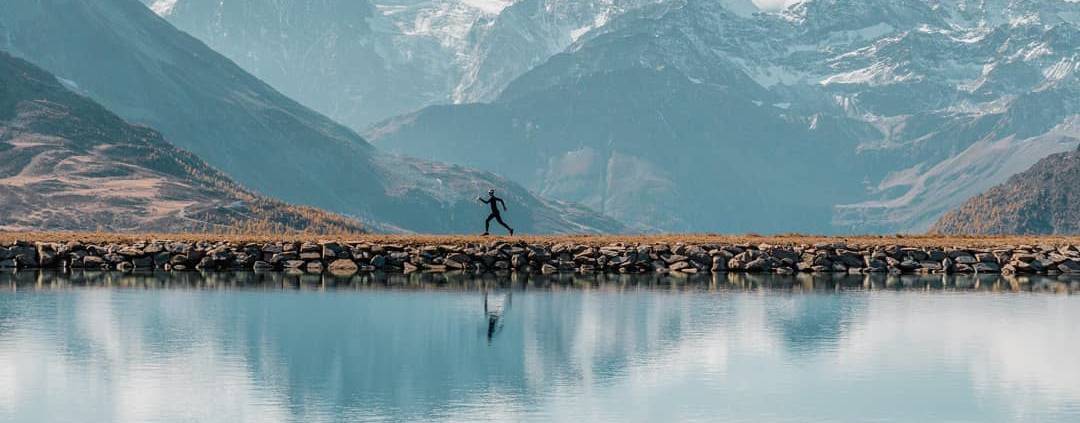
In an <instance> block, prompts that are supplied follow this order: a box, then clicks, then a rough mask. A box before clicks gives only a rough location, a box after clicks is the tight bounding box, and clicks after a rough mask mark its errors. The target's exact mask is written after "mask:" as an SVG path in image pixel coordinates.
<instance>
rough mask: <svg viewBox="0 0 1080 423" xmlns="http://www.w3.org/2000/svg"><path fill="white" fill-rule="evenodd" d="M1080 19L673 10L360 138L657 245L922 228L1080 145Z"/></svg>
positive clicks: (707, 6) (928, 6) (950, 11)
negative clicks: (657, 233) (675, 234)
mask: <svg viewBox="0 0 1080 423" xmlns="http://www.w3.org/2000/svg"><path fill="white" fill-rule="evenodd" d="M1078 20H1080V3H1075V2H1065V1H1061V0H1039V1H1012V0H995V1H960V0H955V1H948V0H901V1H891V0H888V1H887V0H811V1H804V2H800V3H797V4H794V5H792V6H790V7H788V8H786V9H783V10H782V11H779V12H775V13H756V14H747V13H738V11H737V10H736V9H734V8H731V7H729V6H726V5H723V4H718V3H717V2H710V1H706V0H683V1H678V0H673V1H667V2H663V3H660V4H656V5H650V6H644V7H640V8H636V9H633V10H630V11H627V12H625V13H622V14H620V15H618V16H616V17H614V18H613V19H612V20H611V21H610V22H607V23H606V24H605V25H603V26H600V27H598V28H596V29H593V30H591V31H589V32H587V33H585V34H583V35H581V36H580V37H579V38H578V39H577V40H576V41H575V42H574V43H573V44H572V45H571V46H570V47H569V48H567V49H566V51H565V52H563V53H560V54H557V55H555V56H553V57H551V58H550V59H548V60H546V61H545V62H544V63H542V64H540V65H539V66H536V67H534V68H533V69H531V70H529V71H528V72H526V73H524V74H523V75H521V76H519V77H517V78H515V79H514V80H513V81H512V82H511V83H510V84H509V85H508V86H507V87H506V88H505V89H503V90H502V91H501V92H500V93H499V95H498V96H497V98H496V99H494V100H493V101H491V102H489V103H483V104H468V105H454V106H431V107H427V108H425V109H423V110H420V111H418V112H415V113H410V114H407V115H402V116H399V117H396V118H393V119H390V120H387V121H385V122H383V123H380V124H379V125H376V126H375V127H374V128H373V129H371V130H370V131H369V132H368V135H369V139H371V140H372V141H373V142H375V143H376V145H378V146H379V147H381V148H385V149H388V150H390V151H394V152H399V153H403V154H413V155H417V156H419V157H423V158H431V159H434V158H437V159H439V160H446V161H450V162H454V163H459V164H463V165H469V166H475V167H480V168H483V169H488V170H492V171H495V172H497V173H499V174H502V175H505V176H507V177H509V178H510V179H512V180H515V181H519V182H522V183H524V184H525V185H526V186H527V187H529V188H531V189H533V190H535V191H537V192H539V193H540V194H541V195H544V196H549V197H553V198H559V199H563V200H568V201H574V202H580V203H582V204H585V205H587V206H589V207H590V208H592V209H594V210H598V211H601V212H603V213H605V214H607V215H609V216H612V217H615V218H617V219H620V220H622V221H624V222H628V223H634V224H638V225H644V226H651V227H654V228H659V229H663V230H690V231H723V232H744V231H762V232H785V231H804V232H826V233H846V232H895V231H924V230H926V229H927V228H929V227H930V225H931V224H933V222H934V221H936V220H937V218H938V217H940V216H941V214H943V213H944V212H945V211H947V210H949V209H950V208H952V207H955V206H956V205H958V204H959V203H960V202H962V201H963V200H965V199H967V198H969V197H970V196H973V195H975V194H977V193H979V192H982V191H984V190H986V189H988V188H989V187H991V186H993V185H994V184H997V183H1000V182H1002V181H1004V180H1005V179H1006V178H1008V176H1010V175H1012V174H1015V173H1017V172H1020V171H1022V170H1024V169H1026V168H1028V167H1030V166H1031V165H1032V164H1034V163H1035V162H1036V161H1037V160H1039V159H1040V158H1042V157H1046V156H1048V155H1050V154H1054V153H1058V152H1063V151H1069V150H1072V149H1074V148H1075V147H1076V146H1077V144H1078V143H1080V126H1078V124H1080V104H1078V101H1080V100H1078V99H1080V95H1078V94H1080V93H1078V89H1080V84H1078V83H1077V75H1076V74H1077V70H1078V69H1080V51H1078V49H1077V46H1078V40H1080V32H1078V27H1077V22H1078Z"/></svg>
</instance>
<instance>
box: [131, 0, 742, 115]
mask: <svg viewBox="0 0 1080 423" xmlns="http://www.w3.org/2000/svg"><path fill="white" fill-rule="evenodd" d="M142 1H143V3H145V4H147V5H148V6H149V7H150V8H151V9H152V10H154V11H155V12H156V13H158V14H159V15H161V16H162V17H163V18H165V19H166V20H168V21H169V22H170V23H172V24H173V25H175V26H176V27H178V28H180V29H181V30H183V31H185V32H187V33H189V34H191V35H193V36H195V37H196V38H198V39H200V40H202V41H203V42H205V43H206V44H207V45H209V46H210V47H211V48H213V49H214V50H216V51H218V52H219V53H221V54H223V55H225V56H226V57H228V58H230V59H232V60H233V61H235V62H236V63H237V64H239V65H240V67H242V68H244V69H245V70H247V71H248V72H251V73H252V74H253V75H255V76H257V77H258V78H260V79H262V80H263V81H266V82H267V83H269V84H270V85H271V86H273V87H275V88H276V89H278V90H280V91H281V92H282V93H284V94H285V95H287V96H289V97H290V98H293V99H296V100H297V101H299V102H300V103H301V104H304V105H306V106H308V107H311V108H312V109H314V110H316V111H318V112H321V113H323V114H326V115H327V116H329V117H331V118H333V119H334V120H336V121H338V122H341V123H344V124H345V125H347V126H350V127H352V128H356V129H364V128H367V127H368V126H369V125H370V124H372V123H375V122H378V121H381V120H384V119H386V118H389V117H392V116H396V115H399V114H402V113H407V112H412V111H415V110H418V109H420V108H422V107H424V106H429V105H435V104H450V103H465V102H473V101H479V100H489V99H492V98H494V96H495V95H497V94H498V92H499V91H501V90H502V88H504V87H505V86H506V84H508V83H509V82H510V81H512V80H513V79H514V78H515V77H517V76H518V75H521V74H522V73H525V72H526V71H528V70H529V69H531V68H532V67H533V66H535V65H538V64H540V63H542V62H543V61H544V60H546V59H547V58H549V57H551V56H552V55H554V54H556V53H559V52H561V51H563V50H564V49H565V48H566V47H568V46H569V45H570V44H571V43H573V42H574V40H575V39H576V38H577V37H579V36H580V35H581V34H583V33H585V32H587V31H588V30H590V29H592V28H595V27H598V26H601V25H603V24H604V23H605V22H607V21H608V20H609V19H610V18H611V17H613V16H616V15H618V14H621V13H623V12H625V11H627V10H632V9H634V8H636V7H639V6H642V5H646V4H651V3H655V2H657V1H659V0H517V1H514V0H294V1H289V2H281V1H276V0H227V1H220V0H142ZM727 1H730V2H732V3H739V4H741V6H742V7H746V5H750V7H753V6H752V4H750V0H727Z"/></svg>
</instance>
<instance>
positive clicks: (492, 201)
mask: <svg viewBox="0 0 1080 423" xmlns="http://www.w3.org/2000/svg"><path fill="white" fill-rule="evenodd" d="M476 199H477V200H480V202H481V203H484V204H488V205H490V206H491V214H489V215H488V217H487V220H485V221H484V235H485V236H486V235H488V234H489V233H490V231H491V219H495V221H496V222H499V224H500V225H502V226H503V227H504V228H506V230H507V231H510V235H513V234H514V228H511V227H510V225H507V224H506V222H503V220H502V215H501V214H499V203H502V208H503V211H506V202H505V201H503V199H501V198H499V197H496V196H495V190H493V189H492V190H488V198H487V199H486V200H485V199H483V198H480V197H477V198H476Z"/></svg>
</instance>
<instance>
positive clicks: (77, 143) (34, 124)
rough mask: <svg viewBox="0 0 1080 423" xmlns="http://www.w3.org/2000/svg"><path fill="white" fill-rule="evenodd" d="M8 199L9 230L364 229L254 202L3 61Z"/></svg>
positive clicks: (206, 170) (1, 182) (89, 104)
mask: <svg viewBox="0 0 1080 423" xmlns="http://www.w3.org/2000/svg"><path fill="white" fill-rule="evenodd" d="M0 198H2V199H3V201H2V202H0V210H2V211H3V214H4V221H3V222H2V224H0V228H2V229H5V230H42V229H65V230H112V231H125V230H138V229H147V228H153V229H156V230H172V231H183V230H212V229H225V230H266V231H271V230H272V231H281V230H312V231H330V232H334V231H350V232H351V231H357V232H358V231H361V230H363V229H364V227H363V225H361V224H360V222H357V221H356V220H352V219H348V218H344V217H341V216H337V215H333V214H331V213H327V212H324V211H320V210H316V209H312V208H309V207H295V206H290V205H287V204H284V203H282V202H280V201H277V200H273V199H268V198H265V197H262V196H259V195H255V194H252V193H250V192H248V191H247V190H245V189H244V188H242V187H240V186H239V185H237V184H236V183H235V182H233V181H231V180H229V178H228V177H226V176H225V175H223V174H221V172H219V171H217V170H215V169H213V168H211V167H210V166H207V164H206V163H205V162H203V161H202V160H199V159H198V158H197V157H195V156H193V155H191V154H190V153H188V152H185V151H182V150H179V149H177V148H176V147H174V146H172V145H170V144H168V143H166V142H165V141H164V139H163V138H162V137H161V134H159V133H157V132H155V131H154V130H152V129H149V128H144V127H136V126H132V125H129V124H127V123H126V122H124V121H123V120H121V119H120V118H119V117H117V116H116V115H114V114H112V113H110V112H109V111H108V110H105V108H104V107H102V106H100V105H98V104H97V103H94V102H93V101H91V100H90V99H87V98H85V97H82V96H79V95H77V94H75V93H72V92H71V91H69V90H68V89H67V88H65V87H63V86H62V85H61V84H60V82H59V81H57V80H56V78H55V77H53V76H52V75H50V74H49V73H47V72H45V71H43V70H41V69H39V68H37V67H35V66H33V65H31V64H30V63H27V62H26V61H23V60H20V59H17V58H14V57H12V56H10V55H8V54H7V53H4V52H0Z"/></svg>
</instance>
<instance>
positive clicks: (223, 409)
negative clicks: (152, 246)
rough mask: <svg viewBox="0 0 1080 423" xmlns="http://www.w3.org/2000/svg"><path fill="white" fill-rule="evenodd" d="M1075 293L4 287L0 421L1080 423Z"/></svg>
mask: <svg viewBox="0 0 1080 423" xmlns="http://www.w3.org/2000/svg"><path fill="white" fill-rule="evenodd" d="M1078 288H1080V279H1071V280H1070V279H1063V278H1029V279H1020V278H1006V277H997V276H994V277H982V278H975V277H941V276H937V277H925V278H919V277H904V278H888V277H875V278H863V277H817V278H814V277H810V276H803V277H778V276H753V275H701V276H697V277H694V278H671V277H659V276H652V275H649V276H617V275H616V276H572V275H562V276H555V277H539V276H528V275H507V276H493V275H489V276H485V277H474V276H467V275H431V274H427V275H410V276H401V275H398V276H388V275H365V276H353V277H348V278H346V277H333V276H323V275H284V274H280V273H264V274H255V273H221V274H206V275H203V274H199V273H194V272H193V273H182V274H164V273H154V274H120V273H102V272H96V273H79V274H70V275H65V274H55V273H28V272H21V273H4V274H0V289H2V290H4V291H6V292H4V293H0V421H5V422H8V421H10V422H69V421H70V422H156V421H161V422H188V421H197V422H202V421H206V422H237V421H258V422H277V421H282V422H322V421H327V422H335V421H469V422H471V421H523V420H524V421H574V422H579V421H656V422H667V421H679V420H685V421H694V420H698V421H746V422H760V421H790V422H813V421H822V422H825V421H828V422H844V421H852V422H856V421H860V422H861V421H897V422H926V421H956V422H965V421H968V422H993V421H1025V422H1027V421H1050V422H1077V421H1080V296H1078V295H1075V294H1076V293H1077V292H1080V289H1078ZM485 293H486V294H485ZM485 298H486V309H485Z"/></svg>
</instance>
